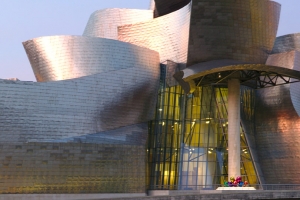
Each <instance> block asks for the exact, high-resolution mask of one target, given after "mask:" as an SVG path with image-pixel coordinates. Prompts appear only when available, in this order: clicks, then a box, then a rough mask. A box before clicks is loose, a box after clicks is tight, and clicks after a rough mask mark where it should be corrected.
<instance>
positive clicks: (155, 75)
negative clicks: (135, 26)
mask: <svg viewBox="0 0 300 200" xmlns="http://www.w3.org/2000/svg"><path fill="white" fill-rule="evenodd" d="M128 45H129V46H128V47H132V48H134V46H133V45H130V44H128ZM131 50H132V49H131ZM136 50H137V51H139V52H136V53H137V54H136V55H135V56H131V57H130V56H129V57H124V59H122V62H121V61H119V63H117V62H116V63H115V64H114V65H120V66H124V69H119V70H110V71H107V72H105V73H99V74H95V75H91V76H85V77H81V78H77V79H71V80H64V81H55V82H46V83H35V82H22V81H9V80H0V99H1V101H0V136H1V137H2V138H3V141H7V142H9V141H19V142H27V141H51V140H58V139H63V138H69V137H76V136H80V135H86V134H91V133H98V132H102V131H108V130H113V129H117V128H120V127H124V126H129V125H132V124H138V123H142V122H147V121H149V120H151V119H152V118H153V112H154V110H155V104H156V96H157V91H158V86H159V77H160V68H159V56H158V53H157V52H154V51H151V50H148V49H145V48H140V47H136ZM128 51H130V48H129V49H128ZM113 56H117V55H113ZM118 56H122V55H120V54H118ZM111 67H112V66H111ZM112 68H113V67H112Z"/></svg>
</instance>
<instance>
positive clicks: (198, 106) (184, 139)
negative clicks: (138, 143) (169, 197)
mask: <svg viewBox="0 0 300 200" xmlns="http://www.w3.org/2000/svg"><path fill="white" fill-rule="evenodd" d="M161 74H162V77H161V86H160V90H159V95H158V103H157V108H156V118H155V120H154V121H151V122H150V124H149V138H148V148H147V153H148V176H149V180H148V184H149V189H181V190H200V189H214V188H216V187H218V186H220V184H223V182H224V181H225V180H227V179H228V173H227V168H228V153H227V147H228V142H227V141H228V140H227V127H228V120H227V113H228V110H227V95H228V89H227V88H226V86H224V85H208V86H203V87H197V88H196V90H195V92H194V93H193V94H190V95H185V94H184V91H183V90H182V88H181V86H179V85H175V86H170V85H169V84H168V83H167V81H166V79H167V78H168V75H167V74H168V65H162V66H161ZM253 98H254V92H253V91H252V90H251V89H247V88H242V95H241V109H242V113H243V115H245V116H248V118H249V119H250V121H251V120H252V118H251V116H253V110H254V104H253V103H252V102H254V101H253ZM240 133H241V174H242V177H243V180H244V181H245V180H247V181H248V182H249V183H250V184H258V178H257V175H256V170H255V167H254V164H253V162H252V160H253V159H252V157H251V153H250V151H249V148H248V145H247V140H246V135H245V134H246V133H245V131H244V129H243V127H242V125H241V129H240Z"/></svg>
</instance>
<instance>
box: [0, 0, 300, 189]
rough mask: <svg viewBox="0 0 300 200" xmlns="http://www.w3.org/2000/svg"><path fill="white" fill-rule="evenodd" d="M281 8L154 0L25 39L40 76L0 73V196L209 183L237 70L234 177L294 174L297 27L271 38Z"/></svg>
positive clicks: (221, 176) (224, 170) (221, 155)
mask: <svg viewBox="0 0 300 200" xmlns="http://www.w3.org/2000/svg"><path fill="white" fill-rule="evenodd" d="M279 16H280V5H279V4H278V3H276V2H274V1H269V0H242V1H233V0H228V1H224V0H193V1H190V0H176V1H175V0H174V1H171V0H151V1H150V9H149V10H129V9H106V10H101V11H96V12H94V13H93V14H92V15H91V17H90V19H89V21H88V24H87V26H86V28H85V30H84V33H83V36H50V37H40V38H35V39H31V40H28V41H26V42H24V43H23V45H24V48H25V51H26V53H27V55H28V58H29V61H30V63H31V65H32V68H33V71H34V74H35V76H36V78H37V81H38V82H23V81H19V80H17V79H12V80H0V136H1V140H0V164H1V165H0V169H1V170H0V179H1V182H0V193H87V192H90V193H112V192H119V193H144V192H145V190H146V189H188V190H191V189H193V190H199V189H213V188H214V184H222V182H223V181H224V180H226V179H227V176H228V153H227V152H228V150H227V148H228V128H227V127H228V112H229V111H228V99H227V97H228V89H227V81H228V78H232V77H235V76H232V75H234V74H235V75H237V74H238V75H239V78H240V81H241V82H242V85H243V86H242V88H241V104H240V107H241V123H240V132H238V134H240V135H241V137H240V139H241V142H240V143H241V144H240V145H241V155H240V158H241V159H240V160H241V171H240V172H241V175H242V176H243V179H244V180H248V181H249V182H250V183H251V184H261V183H279V182H280V183H299V181H298V177H297V174H299V173H300V172H299V170H297V167H296V166H297V164H298V160H297V158H298V154H297V152H299V147H298V146H299V145H298V143H299V141H298V139H297V137H296V136H297V134H298V132H299V130H300V129H299V126H298V124H299V123H298V122H299V114H300V103H299V98H300V89H299V88H300V87H299V83H293V82H295V81H298V80H299V77H300V53H299V52H298V51H299V44H300V42H299V41H300V40H299V39H300V36H299V34H291V35H287V36H282V37H278V38H277V39H276V41H275V36H276V32H277V28H278V22H279ZM298 38H299V39H298ZM274 41H275V46H274ZM272 49H273V50H272ZM235 78H236V77H235ZM291 83H293V84H291ZM281 84H285V85H281ZM270 86H277V87H272V88H266V87H270ZM258 89H259V90H258ZM262 111H264V112H262ZM147 137H148V140H147ZM146 161H147V162H146ZM146 169H147V170H146Z"/></svg>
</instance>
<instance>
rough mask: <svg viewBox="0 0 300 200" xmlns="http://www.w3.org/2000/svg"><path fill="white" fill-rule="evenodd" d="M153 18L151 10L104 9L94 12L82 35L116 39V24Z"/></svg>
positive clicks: (132, 22) (120, 24)
mask: <svg viewBox="0 0 300 200" xmlns="http://www.w3.org/2000/svg"><path fill="white" fill-rule="evenodd" d="M151 19H153V10H134V9H116V8H114V9H105V10H98V11H96V12H94V13H93V14H92V15H91V16H90V19H89V21H88V23H87V25H86V27H85V30H84V33H83V36H90V37H101V38H108V39H114V40H117V39H118V26H122V25H126V24H136V23H139V22H144V21H148V20H151Z"/></svg>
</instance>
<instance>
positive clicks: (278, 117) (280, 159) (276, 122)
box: [255, 85, 300, 184]
mask: <svg viewBox="0 0 300 200" xmlns="http://www.w3.org/2000/svg"><path fill="white" fill-rule="evenodd" d="M290 95H291V93H290V89H289V85H284V86H278V87H272V88H267V89H262V90H258V91H257V99H256V117H255V118H256V119H255V120H256V134H255V140H256V144H257V152H258V157H259V160H260V164H261V167H262V171H263V174H264V178H265V181H266V183H267V184H299V178H298V174H299V173H300V169H299V168H298V167H297V166H298V164H299V159H298V157H299V153H298V152H300V146H299V143H300V140H299V137H298V135H299V131H300V119H299V116H298V114H297V112H296V111H295V109H294V106H293V103H292V101H291V97H290ZM287 163H288V164H287Z"/></svg>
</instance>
